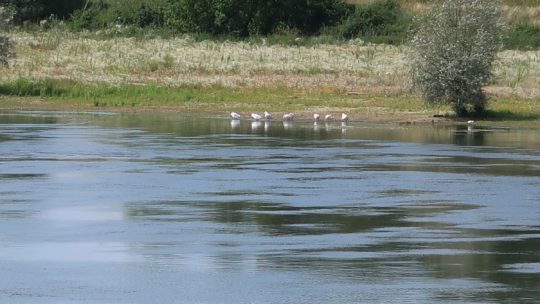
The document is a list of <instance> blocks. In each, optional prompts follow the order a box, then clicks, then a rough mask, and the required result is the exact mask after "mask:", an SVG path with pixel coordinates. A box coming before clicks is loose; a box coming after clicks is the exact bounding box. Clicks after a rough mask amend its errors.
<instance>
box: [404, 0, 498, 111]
mask: <svg viewBox="0 0 540 304" xmlns="http://www.w3.org/2000/svg"><path fill="white" fill-rule="evenodd" d="M503 30H504V23H503V19H502V15H501V9H500V4H499V3H498V1H496V0H443V1H440V2H437V3H436V4H434V5H432V6H431V8H430V9H429V10H428V11H427V13H426V14H425V15H423V16H422V17H421V18H419V19H418V20H417V22H416V26H415V28H414V30H413V34H412V38H411V39H410V47H411V57H410V66H411V72H412V78H413V83H414V85H415V86H416V87H417V88H419V89H420V91H421V92H422V97H423V99H424V101H425V102H426V103H428V104H436V103H451V104H452V106H453V109H454V111H455V112H456V114H457V115H458V116H465V115H469V114H479V113H481V112H482V111H483V110H484V109H485V107H486V102H487V98H486V95H485V93H484V91H483V90H482V87H483V86H485V84H486V83H487V81H488V79H489V78H490V76H491V67H492V63H493V61H494V60H495V58H496V55H497V51H498V50H499V49H500V46H501V42H502V36H503Z"/></svg>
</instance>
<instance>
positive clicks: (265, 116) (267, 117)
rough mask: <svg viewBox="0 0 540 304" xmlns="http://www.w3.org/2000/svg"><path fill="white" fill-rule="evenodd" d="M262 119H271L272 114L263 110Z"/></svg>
mask: <svg viewBox="0 0 540 304" xmlns="http://www.w3.org/2000/svg"><path fill="white" fill-rule="evenodd" d="M264 119H266V120H270V119H272V115H271V114H270V113H268V112H266V111H264Z"/></svg>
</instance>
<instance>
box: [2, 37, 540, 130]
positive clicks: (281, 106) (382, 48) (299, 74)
mask: <svg viewBox="0 0 540 304" xmlns="http://www.w3.org/2000/svg"><path fill="white" fill-rule="evenodd" d="M10 39H11V40H13V41H14V42H15V49H14V52H15V53H16V54H17V55H16V57H14V58H11V59H10V61H9V67H8V68H4V69H0V94H1V95H5V96H7V97H3V98H2V103H1V105H0V106H1V107H3V108H6V107H7V108H20V107H32V108H54V109H61V108H81V107H82V108H86V109H88V108H100V109H114V110H122V111H132V110H135V111H141V110H149V109H150V110H167V111H205V112H213V113H221V114H223V115H226V113H228V112H229V111H238V112H242V113H249V112H251V111H264V110H269V111H274V112H288V111H295V112H304V113H305V116H306V117H307V116H308V114H307V113H308V112H310V111H320V112H327V111H330V112H336V113H337V112H339V111H347V112H349V113H351V114H352V115H353V117H354V116H355V117H357V118H358V119H371V120H414V119H419V118H421V119H429V118H431V117H432V116H433V114H437V113H439V112H446V111H448V109H447V108H444V107H443V108H441V109H425V108H424V107H423V105H422V103H421V102H420V98H419V97H418V96H417V95H416V94H414V93H411V92H409V89H408V88H409V80H408V76H407V66H406V60H405V57H406V54H407V48H406V47H405V46H388V45H371V44H364V43H362V42H361V41H358V40H350V41H346V42H343V43H341V44H323V43H319V42H318V41H317V40H315V39H314V40H311V41H309V42H306V41H298V44H297V45H282V44H269V43H268V42H267V41H265V40H263V39H260V40H256V41H255V40H254V41H236V42H231V41H208V40H203V41H199V40H195V39H192V38H191V37H189V36H183V37H177V38H170V39H164V38H150V37H146V38H145V37H139V38H138V39H137V38H127V37H113V38H107V39H104V38H103V36H102V34H100V33H97V32H81V33H73V32H70V31H63V30H61V29H59V28H58V29H53V30H48V31H43V32H40V31H37V32H24V31H17V32H13V33H11V36H10ZM486 91H487V92H488V94H489V96H490V97H491V99H492V103H491V110H492V112H491V113H490V115H491V117H494V118H497V119H499V118H501V117H504V116H507V117H511V118H513V119H522V120H531V119H533V120H534V119H535V118H536V117H538V116H539V115H538V113H539V112H540V110H539V108H538V107H539V104H540V102H539V100H540V51H504V52H501V53H500V54H499V57H498V60H497V61H496V63H495V65H494V77H493V79H492V81H491V83H490V85H489V86H488V87H487V88H486Z"/></svg>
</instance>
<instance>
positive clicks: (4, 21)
mask: <svg viewBox="0 0 540 304" xmlns="http://www.w3.org/2000/svg"><path fill="white" fill-rule="evenodd" d="M10 22H11V12H10V11H9V10H8V9H7V8H5V7H2V6H0V65H1V66H6V65H7V64H8V57H9V56H10V54H11V51H10V49H11V42H10V41H9V37H8V36H7V32H8V29H9V26H10Z"/></svg>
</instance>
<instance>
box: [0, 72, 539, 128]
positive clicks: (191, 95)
mask: <svg viewBox="0 0 540 304" xmlns="http://www.w3.org/2000/svg"><path fill="white" fill-rule="evenodd" d="M36 101H39V102H36ZM0 108H3V109H10V108H11V109H13V108H17V109H20V108H24V109H53V110H71V109H81V108H84V109H104V110H115V111H141V110H153V111H182V112H189V113H205V112H206V113H216V114H222V115H227V113H228V112H229V111H236V112H241V113H245V114H248V113H250V112H262V111H271V112H296V113H303V114H304V116H303V118H306V119H309V118H310V113H311V112H313V111H315V112H335V113H338V112H340V111H347V112H348V113H349V114H351V115H352V116H353V117H355V118H356V119H362V120H363V119H366V120H377V121H409V120H415V119H420V120H422V119H424V120H425V119H430V118H431V117H432V116H433V115H434V114H440V113H448V112H449V109H450V107H448V106H441V107H440V108H426V106H425V105H424V104H423V103H422V102H421V100H420V99H419V98H418V97H417V96H402V97H388V96H382V95H373V96H365V95H362V96H358V95H349V94H347V93H346V92H343V91H328V90H327V91H317V90H295V89H291V88H285V87H276V88H252V87H250V88H228V87H221V86H180V87H170V86H163V85H153V84H147V85H122V86H112V85H109V84H106V83H99V84H83V83H78V82H73V81H67V80H52V79H45V80H37V81H33V80H27V79H19V80H17V81H12V82H4V83H0ZM300 117H302V116H300ZM449 118H452V115H450V116H449ZM456 119H457V118H456ZM475 119H478V120H483V121H496V122H497V123H499V124H500V122H504V123H505V124H510V125H514V126H520V127H533V128H537V127H538V128H540V103H538V102H537V101H536V100H522V99H500V100H493V101H491V103H490V104H489V107H488V110H487V111H486V112H485V113H484V114H483V115H482V116H480V117H476V118H475ZM458 120H459V119H458Z"/></svg>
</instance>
